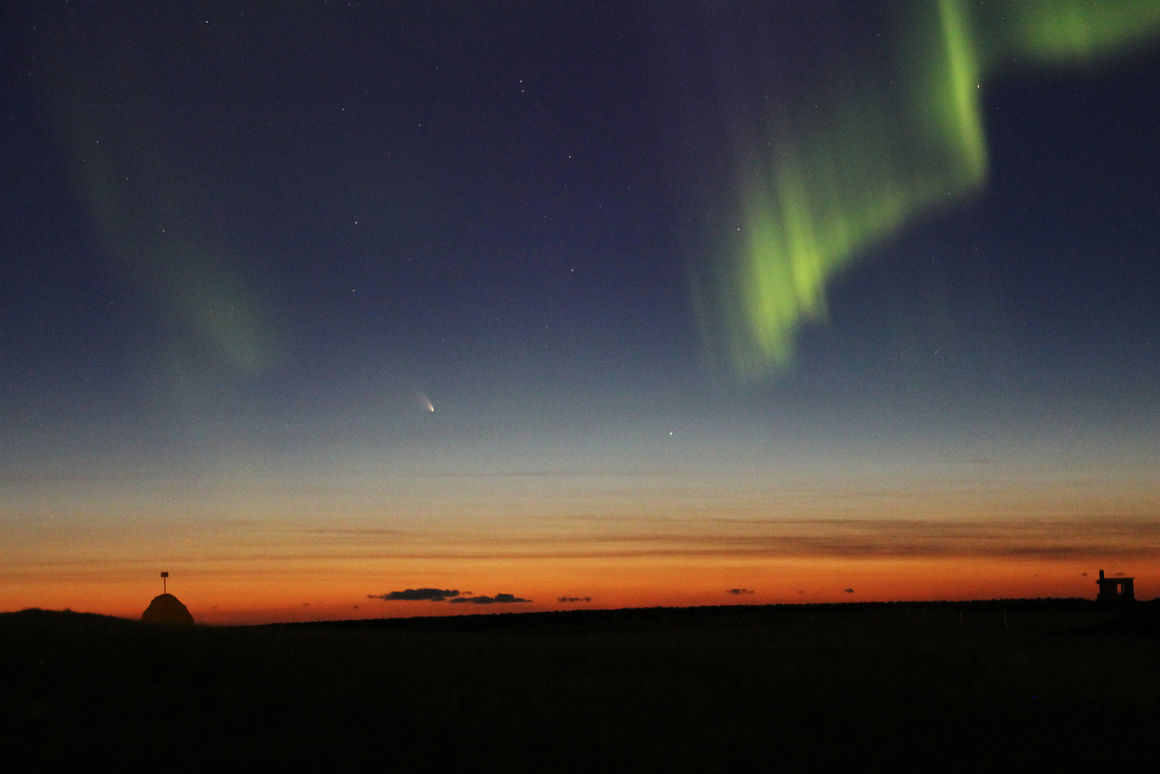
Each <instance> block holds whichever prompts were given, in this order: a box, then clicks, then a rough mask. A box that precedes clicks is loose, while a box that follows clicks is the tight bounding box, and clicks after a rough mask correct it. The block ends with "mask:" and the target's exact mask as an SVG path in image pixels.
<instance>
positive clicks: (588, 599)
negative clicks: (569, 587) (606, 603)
mask: <svg viewBox="0 0 1160 774" xmlns="http://www.w3.org/2000/svg"><path fill="white" fill-rule="evenodd" d="M556 601H557V602H591V601H592V597H556Z"/></svg>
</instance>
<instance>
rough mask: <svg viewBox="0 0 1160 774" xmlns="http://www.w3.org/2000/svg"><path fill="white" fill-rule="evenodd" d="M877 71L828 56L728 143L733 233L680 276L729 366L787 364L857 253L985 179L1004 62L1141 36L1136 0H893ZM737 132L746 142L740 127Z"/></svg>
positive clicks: (1135, 41)
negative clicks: (888, 53) (823, 70)
mask: <svg viewBox="0 0 1160 774" xmlns="http://www.w3.org/2000/svg"><path fill="white" fill-rule="evenodd" d="M893 22H894V26H893V31H894V35H893V36H892V37H893V39H892V41H890V43H889V44H888V45H891V44H892V46H893V54H894V55H893V56H892V57H890V58H887V59H886V60H884V61H885V62H886V63H887V64H885V65H884V66H883V67H882V68H866V67H865V66H864V64H863V63H861V62H859V61H857V60H853V59H850V60H847V61H843V60H842V58H841V54H840V53H839V54H836V55H835V62H834V66H835V68H838V69H839V70H840V71H837V72H833V73H831V74H830V77H829V78H828V79H827V83H830V84H834V83H837V84H842V86H840V87H831V88H829V89H828V90H827V88H825V87H823V88H822V93H821V94H820V95H816V96H817V98H816V101H814V102H809V103H789V102H783V103H781V104H778V106H777V109H776V110H772V111H769V113H768V115H767V116H766V117H765V122H766V123H765V125H764V126H762V127H757V132H756V136H761V137H762V140H764V143H763V144H761V145H760V150H755V149H754V148H748V147H747V148H739V149H737V151H738V152H737V158H738V159H739V163H738V164H737V167H738V170H737V177H738V187H739V206H740V209H741V211H740V213H739V217H738V222H739V224H740V227H739V228H738V232H739V234H738V237H739V238H738V240H737V242H736V243H734V244H732V245H729V246H723V247H722V249H721V252H720V253H719V255H720V254H723V255H724V256H726V257H725V258H724V260H723V261H722V262H721V264H720V265H719V266H717V267H716V268H715V269H713V270H712V271H710V273H709V275H708V276H709V278H711V280H710V281H708V282H706V281H705V280H706V276H705V275H700V277H699V278H698V277H697V276H696V275H695V277H694V288H693V294H694V298H695V299H696V300H697V301H698V304H699V306H700V307H701V314H700V318H701V324H702V327H703V333H704V334H705V337H706V339H707V340H708V341H709V343H710V345H711V347H712V348H713V349H718V348H723V349H724V355H725V359H726V360H727V361H728V363H729V364H730V365H731V367H732V369H733V371H734V372H735V373H736V374H738V375H739V376H741V377H743V378H747V379H759V378H765V377H769V376H771V375H775V374H777V373H780V372H783V371H785V370H786V369H788V368H789V367H790V366H791V364H792V360H793V355H794V343H795V338H796V335H797V333H798V331H799V329H800V327H801V326H802V325H803V323H805V322H807V321H817V320H822V319H824V318H825V315H826V298H825V295H826V288H827V286H828V285H829V284H830V283H831V282H832V281H833V280H834V279H835V278H836V277H837V276H839V274H840V273H841V272H842V270H844V269H846V268H847V267H848V266H850V265H851V264H852V263H853V262H854V261H855V260H856V259H857V258H858V257H859V256H860V255H863V254H864V253H865V252H866V251H867V250H868V249H871V248H872V247H874V246H875V245H877V244H880V243H882V242H883V241H884V240H885V239H887V238H888V237H889V236H890V235H891V234H894V233H896V232H897V231H898V230H899V229H901V228H903V227H905V226H907V225H908V224H911V223H913V222H915V221H916V220H917V219H918V218H920V217H922V216H923V215H925V214H927V213H931V212H933V211H936V210H937V209H938V208H940V207H944V206H946V205H948V204H953V203H956V202H961V201H962V200H963V199H964V198H966V197H969V196H971V195H973V194H975V193H977V192H978V191H980V190H981V189H982V188H983V186H984V184H985V182H986V179H987V166H988V159H987V144H986V139H985V137H984V129H983V115H982V108H981V105H980V97H981V93H982V87H983V84H984V83H985V82H986V80H987V79H988V78H990V77H993V76H994V75H996V74H997V73H1000V72H1002V71H1003V70H1004V69H1007V68H1009V67H1012V66H1025V67H1026V66H1036V65H1038V66H1070V67H1080V66H1086V65H1090V64H1092V63H1093V62H1094V61H1096V60H1097V59H1100V58H1107V57H1110V56H1113V55H1117V54H1122V53H1125V52H1127V51H1130V50H1131V49H1132V48H1134V47H1138V46H1140V45H1144V44H1147V43H1149V42H1150V41H1152V40H1153V39H1154V38H1155V35H1156V32H1157V30H1158V29H1160V4H1157V3H1155V2H1151V1H1150V0H1142V1H1140V2H1121V3H1107V2H1098V1H1096V0H1058V1H1057V2H1051V3H1048V2H1037V3H1025V2H1016V1H1013V2H989V3H985V4H981V5H977V4H973V3H967V2H965V1H964V0H939V2H938V3H926V2H913V3H908V4H902V3H900V4H898V6H897V8H896V11H895V13H894V18H893ZM749 136H754V134H753V133H750V135H749Z"/></svg>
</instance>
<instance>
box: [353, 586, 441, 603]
mask: <svg viewBox="0 0 1160 774" xmlns="http://www.w3.org/2000/svg"><path fill="white" fill-rule="evenodd" d="M458 596H459V591H458V590H457V589H406V590H405V591H388V592H387V593H386V594H367V599H382V600H386V601H387V602H395V601H399V600H402V601H405V602H419V601H423V600H427V601H430V602H442V601H443V600H445V599H450V598H452V597H458Z"/></svg>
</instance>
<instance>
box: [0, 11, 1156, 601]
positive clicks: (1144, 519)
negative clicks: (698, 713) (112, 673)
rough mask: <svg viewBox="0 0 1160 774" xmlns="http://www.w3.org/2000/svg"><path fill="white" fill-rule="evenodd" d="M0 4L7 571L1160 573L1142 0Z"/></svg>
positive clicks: (51, 582)
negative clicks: (1100, 0) (1027, 0)
mask: <svg viewBox="0 0 1160 774" xmlns="http://www.w3.org/2000/svg"><path fill="white" fill-rule="evenodd" d="M5 8H6V10H5V11H4V12H3V13H2V14H0V63H2V64H0V68H2V69H0V104H2V105H3V113H2V115H0V132H2V135H0V169H2V170H3V174H2V175H0V186H2V189H0V264H2V266H3V280H2V281H0V529H2V530H3V541H2V542H3V549H2V551H3V558H2V562H0V609H4V610H16V609H21V608H25V607H45V608H57V609H59V608H66V607H67V608H71V609H75V610H85V611H92V612H101V613H109V614H115V615H124V616H128V617H139V616H140V612H141V610H143V609H144V608H145V606H146V604H147V603H148V601H149V599H150V597H151V596H152V595H154V594H156V593H158V592H159V591H160V586H159V584H158V583H157V581H159V580H160V579H159V578H158V573H159V572H160V571H161V570H167V571H168V572H169V573H170V580H169V589H170V590H171V591H173V592H174V593H175V594H177V595H178V596H179V597H180V598H181V599H182V601H183V602H185V603H186V605H187V606H188V607H189V608H190V610H191V612H192V613H193V615H194V617H195V618H197V619H198V620H199V621H206V622H233V621H239V622H255V621H263V620H288V619H310V618H346V617H357V618H365V617H377V616H395V615H419V614H423V615H426V614H440V613H461V612H480V611H484V610H492V611H494V610H503V611H517V610H544V609H559V608H576V607H616V606H629V605H631V606H637V605H658V604H663V605H696V604H726V603H731V602H746V603H770V602H803V601H804V602H837V601H866V600H892V599H964V598H994V597H1012V596H1085V597H1094V594H1095V584H1094V582H1093V581H1094V577H1095V574H1096V571H1097V570H1099V569H1101V568H1103V569H1104V570H1106V571H1107V572H1108V573H1109V574H1115V573H1125V574H1128V575H1133V576H1135V577H1136V588H1137V593H1138V595H1139V596H1141V597H1145V598H1151V597H1153V596H1156V595H1157V589H1158V588H1160V478H1158V475H1157V471H1158V470H1160V304H1158V303H1157V290H1158V289H1160V261H1158V258H1160V217H1158V216H1157V213H1158V210H1160V132H1158V131H1157V127H1158V126H1160V98H1158V97H1157V95H1158V94H1160V6H1157V5H1156V4H1155V3H1151V2H1140V3H1134V2H1121V3H1097V2H1080V1H1079V0H1072V1H1069V0H1059V1H1058V2H1051V3H1049V2H1043V3H1030V4H1025V3H1015V2H1011V3H1003V2H984V3H967V2H956V1H955V0H944V1H943V2H930V3H919V2H915V3H896V2H889V3H881V4H871V3H867V4H852V3H845V2H841V3H839V2H834V3H828V2H818V3H790V2H768V3H717V2H682V1H679V0H678V1H677V2H666V3H651V2H639V3H638V2H616V3H611V2H610V3H546V2H498V3H467V2H463V3H459V2H448V3H433V2H391V3H341V2H332V3H324V2H314V3H306V2H303V3H290V4H287V3H238V4H231V3H207V4H182V7H181V8H180V9H178V8H177V7H175V6H173V5H171V4H157V3H152V2H140V3H136V2H120V3H110V4H102V3H62V2H29V3H19V2H18V3H8V4H5ZM408 590H410V591H411V592H414V593H410V594H408V593H406V592H407V591H408ZM453 599H456V600H461V601H463V602H466V603H468V604H455V603H454V602H453V601H452V600H453ZM471 603H474V604H471ZM485 605H486V607H485Z"/></svg>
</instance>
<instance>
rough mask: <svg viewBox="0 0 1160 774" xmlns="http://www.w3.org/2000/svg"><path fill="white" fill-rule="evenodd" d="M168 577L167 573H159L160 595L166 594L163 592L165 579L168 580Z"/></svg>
mask: <svg viewBox="0 0 1160 774" xmlns="http://www.w3.org/2000/svg"><path fill="white" fill-rule="evenodd" d="M168 577H169V573H167V572H163V573H161V593H162V594H165V593H167V592H166V591H165V579H166V578H168Z"/></svg>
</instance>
